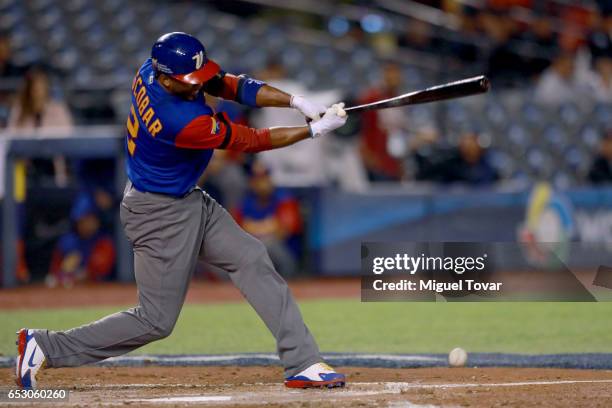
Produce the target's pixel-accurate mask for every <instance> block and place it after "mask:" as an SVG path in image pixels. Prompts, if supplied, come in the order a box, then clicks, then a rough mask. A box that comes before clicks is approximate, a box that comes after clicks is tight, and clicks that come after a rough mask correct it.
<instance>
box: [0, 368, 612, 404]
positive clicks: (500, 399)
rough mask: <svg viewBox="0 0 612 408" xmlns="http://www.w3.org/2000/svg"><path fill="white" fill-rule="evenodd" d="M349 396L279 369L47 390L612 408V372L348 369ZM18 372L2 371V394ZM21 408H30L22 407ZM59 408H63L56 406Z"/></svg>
mask: <svg viewBox="0 0 612 408" xmlns="http://www.w3.org/2000/svg"><path fill="white" fill-rule="evenodd" d="M341 370H342V371H343V372H345V373H346V374H347V376H348V380H349V383H348V385H347V387H346V388H344V389H335V390H289V389H286V388H284V386H283V385H282V384H281V383H280V382H279V380H280V378H282V371H281V369H280V368H278V367H141V368H128V367H117V368H106V367H105V368H102V367H80V368H63V369H55V370H46V371H44V373H43V375H42V376H41V379H40V383H41V385H42V386H43V387H45V388H47V387H48V388H68V389H70V390H71V395H70V401H69V402H68V403H65V402H64V403H62V404H61V405H62V406H70V407H76V406H83V407H85V406H87V407H98V406H100V407H101V406H127V405H129V406H139V407H140V406H147V407H172V406H186V405H187V406H195V405H198V406H224V407H227V406H237V407H247V406H253V407H255V406H258V407H259V406H276V407H280V406H282V407H286V406H290V407H321V406H323V407H363V406H380V407H416V406H419V407H422V406H435V407H455V406H461V407H467V406H469V407H541V406H556V407H609V406H612V371H587V370H559V369H529V368H526V369H507V368H486V369H484V368H462V369H457V368H455V369H449V368H428V369H382V368H354V367H350V368H341ZM11 384H12V370H9V369H3V370H1V371H0V387H6V386H10V385H11ZM18 406H20V407H23V406H28V405H27V404H23V403H20V404H19V405H18ZM56 406H57V405H56Z"/></svg>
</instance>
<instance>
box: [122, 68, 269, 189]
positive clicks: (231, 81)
mask: <svg viewBox="0 0 612 408" xmlns="http://www.w3.org/2000/svg"><path fill="white" fill-rule="evenodd" d="M261 86H263V82H260V81H257V80H254V79H251V78H248V77H244V76H234V75H231V74H226V73H224V72H222V73H220V74H219V75H217V76H216V77H215V78H213V79H212V80H211V81H209V82H208V83H207V84H205V86H204V88H203V91H205V92H207V93H209V94H211V95H213V96H218V97H221V98H224V99H229V100H234V101H236V102H239V103H243V104H246V105H250V106H256V104H255V96H256V94H257V91H258V90H259V88H261ZM126 126H127V137H126V143H125V148H126V156H127V163H126V166H127V175H128V177H129V179H130V181H131V182H132V184H133V185H134V187H135V188H136V189H137V190H140V191H146V192H152V193H160V194H168V195H172V196H177V197H181V196H184V195H185V194H187V193H188V192H189V191H190V190H192V189H193V187H194V186H195V184H196V182H197V180H198V178H199V177H200V175H201V174H202V173H203V172H204V170H205V169H206V166H207V165H208V162H209V161H210V159H211V157H212V154H213V150H214V149H228V150H238V151H244V152H258V151H262V150H267V149H269V148H270V147H271V146H270V130H269V129H253V128H249V127H247V126H243V125H239V124H236V123H232V122H231V121H230V120H229V118H228V117H227V115H225V114H224V113H215V112H214V111H213V109H212V108H211V107H210V106H208V105H207V104H206V101H205V99H204V92H201V93H200V94H199V95H198V97H197V98H196V99H194V100H187V99H183V98H180V97H178V96H175V95H173V94H171V93H169V92H168V91H167V90H166V89H165V88H163V87H162V86H161V85H160V84H159V82H158V81H157V79H156V78H155V71H154V69H153V66H152V63H151V59H148V60H147V61H145V63H144V64H143V65H142V67H141V68H140V69H139V71H138V73H137V74H136V77H135V78H134V81H133V83H132V105H131V107H130V113H129V115H128V119H127V124H126Z"/></svg>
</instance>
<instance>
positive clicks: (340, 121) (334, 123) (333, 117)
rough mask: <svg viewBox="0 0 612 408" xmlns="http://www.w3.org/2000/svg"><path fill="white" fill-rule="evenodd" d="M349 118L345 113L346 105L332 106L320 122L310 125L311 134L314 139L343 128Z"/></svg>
mask: <svg viewBox="0 0 612 408" xmlns="http://www.w3.org/2000/svg"><path fill="white" fill-rule="evenodd" d="M347 118H348V116H347V115H346V112H345V111H344V103H337V104H335V105H332V106H331V108H329V109H327V111H326V112H325V115H323V117H322V118H321V119H320V120H317V121H316V122H312V123H311V124H310V134H311V135H312V137H313V138H315V137H319V136H321V135H325V134H327V133H329V132H331V131H333V130H336V129H338V128H339V127H342V126H343V125H344V124H345V123H346V119H347Z"/></svg>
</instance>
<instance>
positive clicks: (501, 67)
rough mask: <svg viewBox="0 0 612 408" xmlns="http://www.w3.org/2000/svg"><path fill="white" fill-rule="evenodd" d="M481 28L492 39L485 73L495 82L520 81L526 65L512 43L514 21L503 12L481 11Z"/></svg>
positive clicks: (508, 83)
mask: <svg viewBox="0 0 612 408" xmlns="http://www.w3.org/2000/svg"><path fill="white" fill-rule="evenodd" d="M480 22H481V26H482V28H483V29H484V30H485V33H486V35H487V37H488V38H489V39H490V40H491V41H492V49H491V51H490V53H489V57H488V59H487V75H488V76H489V78H490V79H491V81H493V82H494V83H496V84H506V85H514V84H515V83H517V82H519V81H521V80H522V79H523V78H524V76H525V73H526V71H528V65H527V64H525V61H524V59H523V58H522V57H521V56H520V55H519V53H518V52H517V49H516V46H515V44H514V41H513V40H514V38H513V37H514V35H515V34H516V33H515V31H516V23H515V22H514V21H513V20H512V19H509V18H508V17H507V16H506V15H505V14H499V13H493V12H491V11H487V12H483V13H481V15H480Z"/></svg>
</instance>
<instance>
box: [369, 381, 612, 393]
mask: <svg viewBox="0 0 612 408" xmlns="http://www.w3.org/2000/svg"><path fill="white" fill-rule="evenodd" d="M602 383H612V379H610V380H556V381H522V382H507V383H451V384H415V383H407V382H404V383H402V382H386V383H376V382H370V383H359V384H371V385H375V384H384V385H385V387H386V388H399V389H400V391H401V390H403V389H431V388H472V387H527V386H530V385H566V384H602Z"/></svg>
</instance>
